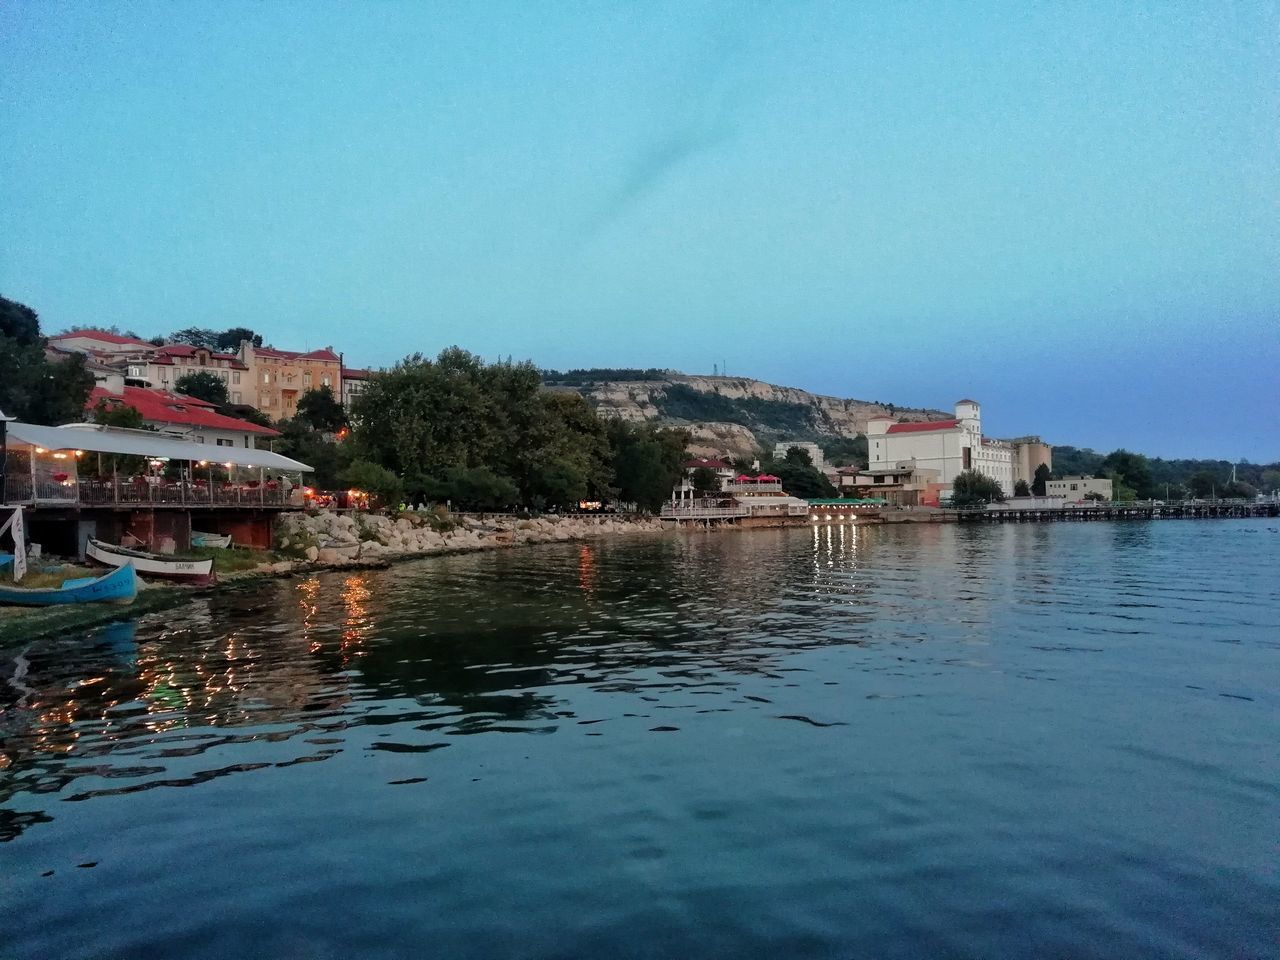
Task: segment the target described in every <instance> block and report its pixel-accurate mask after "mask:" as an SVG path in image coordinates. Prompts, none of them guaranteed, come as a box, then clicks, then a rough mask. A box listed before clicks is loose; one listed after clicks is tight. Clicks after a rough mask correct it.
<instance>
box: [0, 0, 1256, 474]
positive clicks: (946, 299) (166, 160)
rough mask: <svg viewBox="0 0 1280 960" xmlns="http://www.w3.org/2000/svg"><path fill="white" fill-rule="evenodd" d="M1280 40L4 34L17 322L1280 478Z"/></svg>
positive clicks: (230, 8) (1203, 14) (1113, 22)
mask: <svg viewBox="0 0 1280 960" xmlns="http://www.w3.org/2000/svg"><path fill="white" fill-rule="evenodd" d="M1278 27H1280V7H1278V6H1277V4H1276V3H1262V4H1256V3H1255V4H1250V3H1240V4H1230V3H1214V4H1185V5H1179V4H1174V3H1147V4H1135V5H1130V4H1123V3H1114V2H1109V3H1097V4H1087V3H1075V4H1026V3H1008V4H991V5H973V4H959V3H951V4H928V3H913V4H854V3H813V4H773V5H766V4H759V3H747V4H699V3H675V4H670V5H660V4H657V3H646V4H624V3H612V4H603V3H601V4H591V3H588V4H574V3H552V2H521V3H497V2H486V3H472V4H446V3H408V2H405V3H392V2H380V3H373V2H368V3H345V4H321V3H295V4H290V3H285V2H273V3H252V4H237V3H198V2H195V0H190V2H184V3H156V4H147V3H127V4H126V3H120V4H111V3H98V4H85V3H70V4H58V3H44V2H42V3H28V2H18V3H10V4H6V5H5V6H4V7H3V8H0V236H2V237H3V243H0V293H3V294H4V295H5V296H8V297H11V298H14V299H18V300H21V301H23V302H25V303H28V304H29V305H31V306H33V307H34V308H36V309H37V310H38V311H40V313H41V315H42V317H43V319H44V323H45V325H46V328H47V329H49V330H58V329H63V328H65V327H69V326H75V325H80V324H85V323H102V324H118V325H120V326H121V327H128V328H134V329H136V330H138V331H139V332H142V333H147V334H150V333H152V332H167V331H171V330H173V329H177V328H180V327H185V326H192V325H199V326H222V327H225V326H230V325H239V324H246V325H249V326H252V327H254V328H255V329H258V330H260V331H262V332H263V333H264V334H265V335H266V336H267V338H268V340H270V341H273V342H274V343H275V344H276V345H278V346H287V347H315V346H322V345H325V344H332V345H333V346H334V347H335V348H337V349H340V350H343V351H344V352H345V354H346V356H347V358H348V361H349V362H350V363H353V364H361V365H382V364H387V363H390V362H393V361H394V360H396V359H397V358H398V357H400V356H402V355H403V354H405V353H408V352H411V351H415V350H421V351H423V352H427V353H435V352H436V351H438V350H439V349H440V348H442V347H444V346H447V345H450V344H454V343H457V344H460V345H461V346H464V347H467V348H468V349H471V350H473V351H475V352H477V353H480V354H482V355H485V356H488V357H496V356H498V355H503V356H505V355H507V354H511V355H514V356H515V357H517V358H523V357H528V358H532V359H533V360H535V361H536V362H537V363H539V364H540V365H542V366H549V367H559V368H566V367H574V366H659V367H673V368H677V369H681V370H685V371H688V372H707V373H709V372H711V369H712V364H713V363H727V364H728V369H729V372H730V373H733V374H742V375H747V376H753V377H758V378H760V379H764V380H770V381H773V382H776V383H783V384H788V385H793V386H800V387H804V388H807V389H811V390H815V391H818V392H823V393H830V394H835V395H839V396H846V397H855V398H861V399H874V400H886V401H894V402H896V403H898V404H900V405H915V404H921V405H930V406H942V407H946V406H948V405H949V404H950V403H951V401H952V400H954V399H955V398H957V397H960V396H973V397H976V398H978V399H979V400H981V401H982V403H983V411H984V417H985V422H986V425H987V426H988V428H989V430H990V431H991V432H993V433H996V434H1003V435H1015V434H1022V433H1040V434H1042V435H1043V436H1044V437H1045V438H1046V439H1048V440H1049V441H1051V442H1057V443H1075V444H1079V445H1088V446H1094V447H1096V448H1099V449H1111V448H1113V447H1116V446H1121V445H1124V446H1128V447H1130V448H1133V449H1140V450H1143V451H1146V452H1150V453H1153V454H1164V455H1171V456H1215V457H1216V456H1221V457H1225V458H1236V457H1241V456H1244V457H1249V458H1250V459H1254V460H1264V459H1265V460H1273V459H1278V458H1280V402H1278V401H1280V375H1278V374H1277V370H1280V270H1278V269H1277V268H1278V267H1280V219H1278V217H1277V215H1278V213H1280V209H1278V206H1277V201H1278V200H1280V152H1278V151H1277V141H1278V138H1277V134H1278V132H1280V131H1278V129H1277V114H1276V104H1277V101H1278V99H1280V96H1278V95H1280V80H1278V76H1280V74H1278V72H1277V68H1276V62H1277V39H1276V38H1277V36H1280V31H1278Z"/></svg>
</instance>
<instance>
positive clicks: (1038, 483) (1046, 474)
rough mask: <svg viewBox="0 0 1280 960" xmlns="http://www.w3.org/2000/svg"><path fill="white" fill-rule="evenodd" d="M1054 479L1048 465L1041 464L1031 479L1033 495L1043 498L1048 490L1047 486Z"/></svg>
mask: <svg viewBox="0 0 1280 960" xmlns="http://www.w3.org/2000/svg"><path fill="white" fill-rule="evenodd" d="M1052 479H1053V473H1052V472H1050V470H1049V466H1048V464H1044V463H1042V464H1040V466H1038V467H1036V472H1035V475H1034V476H1033V477H1032V478H1031V495H1032V496H1035V497H1043V496H1044V495H1045V491H1046V490H1047V489H1048V487H1047V486H1046V484H1047V483H1048V482H1049V481H1050V480H1052Z"/></svg>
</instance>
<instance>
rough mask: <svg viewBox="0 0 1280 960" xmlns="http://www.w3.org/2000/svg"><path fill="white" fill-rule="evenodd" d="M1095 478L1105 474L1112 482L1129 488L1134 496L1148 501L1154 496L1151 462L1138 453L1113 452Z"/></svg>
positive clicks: (1126, 451)
mask: <svg viewBox="0 0 1280 960" xmlns="http://www.w3.org/2000/svg"><path fill="white" fill-rule="evenodd" d="M1099 471H1100V472H1096V473H1095V476H1097V475H1101V473H1105V474H1106V475H1107V476H1108V477H1110V478H1111V479H1112V480H1113V481H1117V482H1119V483H1120V484H1122V485H1124V486H1126V487H1129V488H1130V489H1132V490H1133V492H1134V494H1135V496H1136V497H1137V498H1138V499H1141V500H1148V499H1150V498H1151V497H1153V496H1155V484H1154V483H1153V481H1152V478H1151V461H1149V460H1148V459H1147V458H1146V457H1144V456H1143V455H1142V454H1140V453H1132V452H1130V451H1128V450H1124V449H1120V450H1113V451H1112V452H1111V453H1109V454H1107V456H1106V458H1105V459H1104V460H1103V461H1102V465H1101V467H1100V468H1099Z"/></svg>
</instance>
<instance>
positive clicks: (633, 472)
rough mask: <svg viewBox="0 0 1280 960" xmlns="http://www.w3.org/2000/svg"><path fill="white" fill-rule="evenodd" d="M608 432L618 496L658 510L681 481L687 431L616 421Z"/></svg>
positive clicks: (643, 508)
mask: <svg viewBox="0 0 1280 960" xmlns="http://www.w3.org/2000/svg"><path fill="white" fill-rule="evenodd" d="M608 432H609V444H610V446H611V447H612V448H613V469H614V476H615V480H614V482H615V483H616V484H617V486H618V491H619V493H618V495H619V497H620V498H621V499H622V500H624V501H626V502H628V503H634V504H636V506H637V507H639V508H640V509H641V510H644V511H647V512H650V513H656V512H658V511H659V510H661V509H662V504H663V502H664V501H665V500H666V499H667V498H668V497H669V496H671V491H672V490H673V489H674V488H675V485H676V484H677V483H678V482H679V480H680V475H681V473H682V468H681V466H680V464H681V462H682V461H683V460H684V456H685V448H686V447H687V446H688V444H689V433H688V431H686V430H672V429H664V428H661V427H655V426H653V425H652V424H633V423H627V422H626V421H625V420H613V421H610V423H609V426H608Z"/></svg>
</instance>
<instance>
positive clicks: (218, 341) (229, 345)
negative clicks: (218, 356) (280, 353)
mask: <svg viewBox="0 0 1280 960" xmlns="http://www.w3.org/2000/svg"><path fill="white" fill-rule="evenodd" d="M241 340H248V341H249V342H250V343H252V344H253V345H254V346H255V347H260V346H262V334H260V333H254V332H253V331H252V330H250V329H249V328H248V327H231V328H229V329H227V330H223V331H222V332H221V333H219V334H217V335H216V336H215V337H214V341H213V342H214V346H215V347H216V348H217V349H218V350H221V351H222V352H223V353H235V352H236V351H237V350H239V349H240V341H241Z"/></svg>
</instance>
